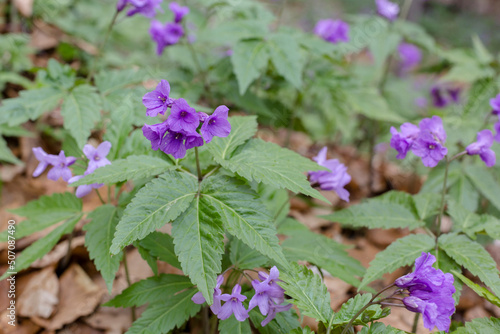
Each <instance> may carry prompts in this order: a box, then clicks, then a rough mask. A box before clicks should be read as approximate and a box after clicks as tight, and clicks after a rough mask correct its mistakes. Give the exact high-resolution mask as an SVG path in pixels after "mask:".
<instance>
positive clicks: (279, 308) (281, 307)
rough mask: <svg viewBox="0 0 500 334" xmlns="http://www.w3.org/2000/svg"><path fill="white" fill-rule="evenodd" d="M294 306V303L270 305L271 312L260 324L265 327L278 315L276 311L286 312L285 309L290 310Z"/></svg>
mask: <svg viewBox="0 0 500 334" xmlns="http://www.w3.org/2000/svg"><path fill="white" fill-rule="evenodd" d="M291 308H292V304H288V305H277V304H274V303H273V304H271V305H270V306H269V313H268V314H267V317H266V318H265V319H264V320H262V322H261V323H260V325H261V326H262V327H264V326H265V325H267V324H268V323H270V322H271V320H273V319H274V317H275V316H276V313H278V312H285V311H288V310H289V309H291Z"/></svg>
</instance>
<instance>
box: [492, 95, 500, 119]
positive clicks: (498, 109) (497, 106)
mask: <svg viewBox="0 0 500 334" xmlns="http://www.w3.org/2000/svg"><path fill="white" fill-rule="evenodd" d="M490 106H491V108H492V111H491V112H492V114H493V115H498V114H500V94H498V95H497V96H495V97H494V98H492V99H491V100H490Z"/></svg>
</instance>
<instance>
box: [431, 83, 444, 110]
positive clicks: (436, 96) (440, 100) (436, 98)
mask: <svg viewBox="0 0 500 334" xmlns="http://www.w3.org/2000/svg"><path fill="white" fill-rule="evenodd" d="M431 97H432V103H433V104H434V106H435V107H436V108H444V107H446V106H447V105H448V101H447V100H446V99H445V98H444V97H443V95H442V94H441V90H440V89H439V88H438V87H433V88H432V89H431Z"/></svg>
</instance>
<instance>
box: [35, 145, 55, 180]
mask: <svg viewBox="0 0 500 334" xmlns="http://www.w3.org/2000/svg"><path fill="white" fill-rule="evenodd" d="M32 151H33V154H34V155H35V158H36V159H37V160H38V161H39V163H38V166H37V167H36V169H35V171H34V172H33V177H38V176H40V175H41V174H42V173H43V172H44V171H45V169H47V167H48V166H49V165H50V161H51V160H54V158H55V157H56V156H55V155H52V154H47V153H45V151H44V150H43V149H42V148H41V147H33V149H32Z"/></svg>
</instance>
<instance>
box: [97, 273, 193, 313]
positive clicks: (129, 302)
mask: <svg viewBox="0 0 500 334" xmlns="http://www.w3.org/2000/svg"><path fill="white" fill-rule="evenodd" d="M192 287H193V284H192V283H191V281H190V280H189V278H188V277H186V276H181V275H174V274H160V275H159V276H153V277H149V278H147V279H143V280H141V281H139V282H136V283H134V284H132V285H131V286H129V287H128V288H126V289H125V290H123V291H122V293H121V294H119V295H118V296H116V297H115V298H113V299H111V300H110V301H108V302H107V303H106V304H104V306H113V307H132V306H140V305H144V304H146V303H150V304H153V303H156V302H161V301H164V300H167V299H168V298H170V297H171V296H173V295H175V294H177V293H178V292H180V291H182V290H185V289H189V288H192Z"/></svg>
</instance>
